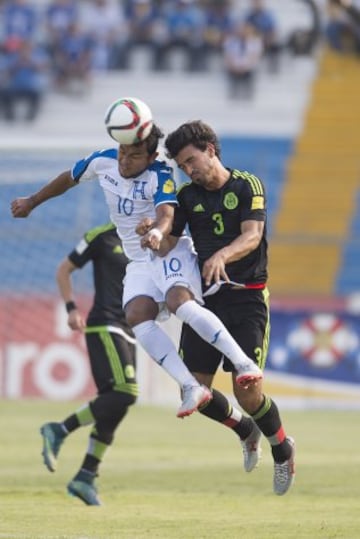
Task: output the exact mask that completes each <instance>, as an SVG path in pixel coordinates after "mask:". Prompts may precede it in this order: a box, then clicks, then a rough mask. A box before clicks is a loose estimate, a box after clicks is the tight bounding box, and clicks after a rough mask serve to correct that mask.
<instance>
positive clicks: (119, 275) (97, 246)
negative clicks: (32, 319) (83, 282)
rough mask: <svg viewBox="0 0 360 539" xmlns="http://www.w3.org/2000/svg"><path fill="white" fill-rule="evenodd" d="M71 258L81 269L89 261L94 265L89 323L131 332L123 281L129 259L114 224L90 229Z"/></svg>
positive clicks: (71, 254) (70, 255)
mask: <svg viewBox="0 0 360 539" xmlns="http://www.w3.org/2000/svg"><path fill="white" fill-rule="evenodd" d="M69 259H70V260H71V262H72V263H73V264H74V265H75V266H76V267H78V268H82V267H83V266H84V265H85V264H86V263H87V262H89V261H90V262H92V264H93V278H94V286H95V295H94V302H93V305H92V307H91V309H90V312H89V314H88V318H87V324H88V325H90V326H95V325H107V324H111V325H115V326H121V327H122V328H124V329H126V331H127V333H129V334H130V335H131V334H132V332H131V330H130V329H129V327H128V325H127V323H126V322H125V313H124V311H123V308H122V295H123V284H122V282H123V278H124V276H125V270H126V265H127V262H128V259H127V257H126V256H125V254H124V252H123V249H122V245H121V240H120V238H119V236H118V234H117V232H116V228H115V226H114V225H113V224H108V225H103V226H99V227H96V228H93V229H91V230H89V231H88V232H87V233H86V234H85V235H84V238H83V239H82V240H81V241H80V242H79V244H78V245H77V246H76V248H75V249H74V250H73V251H72V252H71V253H70V254H69Z"/></svg>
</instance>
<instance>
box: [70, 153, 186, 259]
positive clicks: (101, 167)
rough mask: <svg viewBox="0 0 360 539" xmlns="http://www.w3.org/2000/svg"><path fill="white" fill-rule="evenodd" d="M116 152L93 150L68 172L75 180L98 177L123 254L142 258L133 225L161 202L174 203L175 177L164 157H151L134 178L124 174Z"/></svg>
mask: <svg viewBox="0 0 360 539" xmlns="http://www.w3.org/2000/svg"><path fill="white" fill-rule="evenodd" d="M117 154H118V152H117V149H109V150H101V151H97V152H93V153H92V154H91V155H89V156H88V157H86V158H85V159H81V160H80V161H77V163H75V165H74V166H73V168H72V171H71V173H72V177H73V180H74V181H75V182H82V181H86V180H94V179H97V180H99V182H100V185H101V187H102V189H103V191H104V194H105V199H106V202H107V204H108V207H109V211H110V219H111V221H112V222H113V223H114V225H115V226H116V228H117V232H118V234H119V236H120V238H121V240H122V245H123V249H124V252H125V254H126V256H127V257H128V258H129V259H130V260H134V261H137V262H141V261H145V260H148V256H149V255H148V253H147V251H145V250H144V249H143V248H142V247H141V245H140V236H138V235H137V234H136V232H135V228H136V226H137V225H138V224H139V223H140V222H141V221H142V219H143V218H144V217H150V218H155V216H156V213H155V208H156V207H157V206H159V205H160V204H177V199H176V186H175V181H174V179H173V175H172V168H171V167H170V166H169V165H167V164H166V162H165V161H154V163H153V164H152V165H150V166H149V167H148V168H147V169H146V170H145V171H144V172H143V173H142V174H140V175H139V176H137V177H136V178H123V177H122V176H121V175H120V172H119V169H118V160H117Z"/></svg>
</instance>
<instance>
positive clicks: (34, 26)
mask: <svg viewBox="0 0 360 539" xmlns="http://www.w3.org/2000/svg"><path fill="white" fill-rule="evenodd" d="M33 4H34V3H33V2H28V1H27V0H7V1H6V2H5V3H4V6H3V8H2V14H1V15H2V16H1V19H2V24H1V26H2V28H1V32H0V34H2V37H3V40H4V41H5V42H6V41H7V40H9V39H20V40H28V39H32V38H35V37H36V32H37V30H38V24H39V19H38V13H37V11H36V9H35V7H34V5H33Z"/></svg>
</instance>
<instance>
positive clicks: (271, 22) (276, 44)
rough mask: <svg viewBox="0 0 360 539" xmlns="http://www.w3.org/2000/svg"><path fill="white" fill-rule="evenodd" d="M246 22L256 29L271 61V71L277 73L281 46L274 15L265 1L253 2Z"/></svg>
mask: <svg viewBox="0 0 360 539" xmlns="http://www.w3.org/2000/svg"><path fill="white" fill-rule="evenodd" d="M245 20H246V22H248V23H250V24H252V25H253V26H254V27H255V28H256V30H257V31H258V33H259V35H260V36H261V38H262V40H263V45H264V55H265V57H266V58H267V59H268V60H269V68H270V71H271V72H273V73H275V72H277V71H278V69H279V57H280V52H281V45H280V41H279V38H278V30H277V23H276V20H275V17H274V14H273V13H272V11H271V10H270V9H268V8H266V7H265V5H264V1H263V0H251V7H250V9H249V11H247V12H246V14H245Z"/></svg>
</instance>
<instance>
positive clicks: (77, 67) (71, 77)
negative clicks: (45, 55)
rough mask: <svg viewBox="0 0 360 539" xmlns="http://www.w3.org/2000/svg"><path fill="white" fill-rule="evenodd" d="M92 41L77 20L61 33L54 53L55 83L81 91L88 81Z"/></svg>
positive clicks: (60, 86)
mask: <svg viewBox="0 0 360 539" xmlns="http://www.w3.org/2000/svg"><path fill="white" fill-rule="evenodd" d="M92 53H93V41H92V39H91V37H90V36H89V34H88V33H86V32H85V31H83V30H82V29H81V27H80V25H79V24H78V23H77V22H73V23H71V25H70V26H69V28H68V30H67V31H66V32H65V33H64V34H63V36H62V39H61V41H60V42H59V43H58V47H57V49H56V50H55V54H54V63H55V66H54V67H55V85H56V87H57V89H59V90H64V91H69V92H71V93H83V92H84V91H85V90H86V89H87V87H88V83H89V81H90V76H91V67H92Z"/></svg>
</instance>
